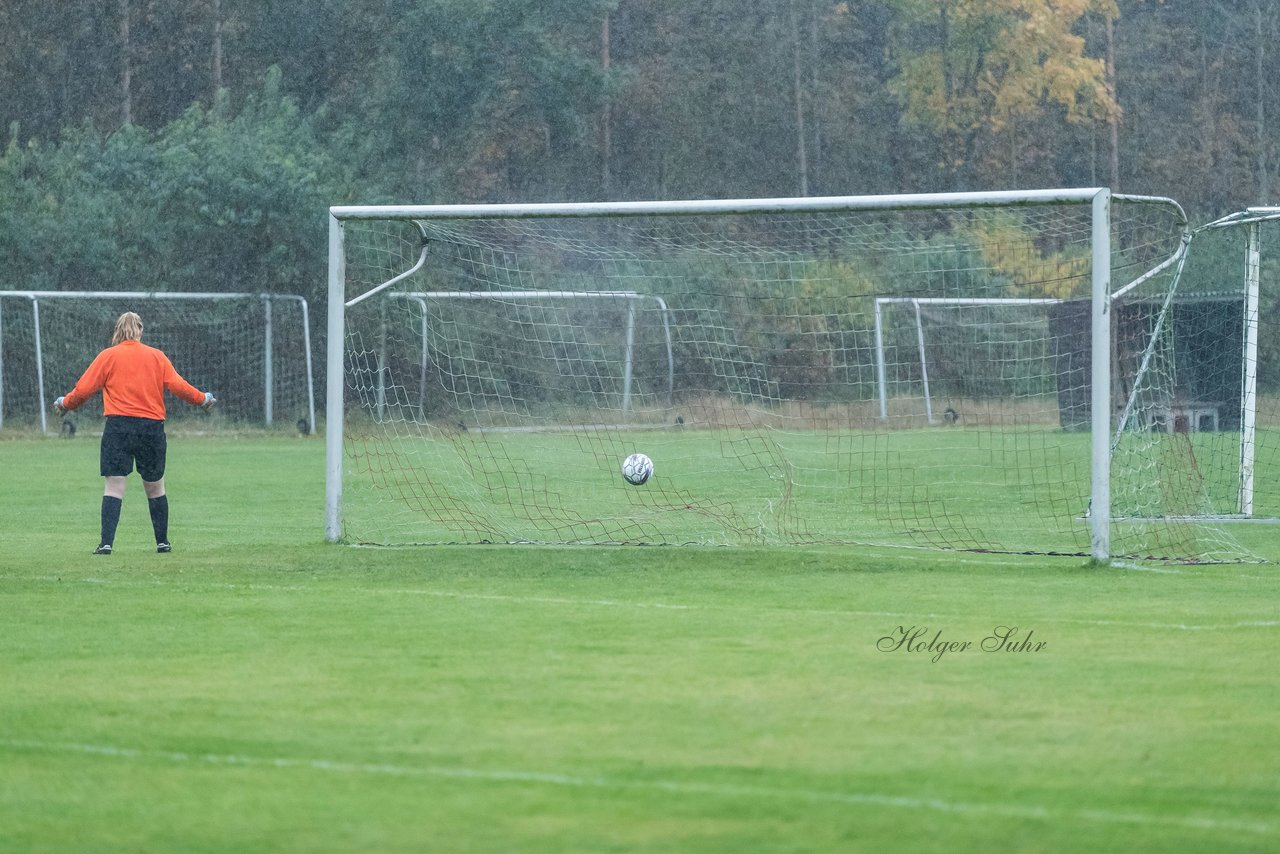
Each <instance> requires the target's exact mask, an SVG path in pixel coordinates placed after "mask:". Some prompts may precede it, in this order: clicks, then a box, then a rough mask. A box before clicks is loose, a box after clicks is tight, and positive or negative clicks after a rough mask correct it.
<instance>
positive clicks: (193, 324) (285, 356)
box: [0, 291, 315, 433]
mask: <svg viewBox="0 0 1280 854" xmlns="http://www.w3.org/2000/svg"><path fill="white" fill-rule="evenodd" d="M126 311H134V312H137V313H138V314H139V315H140V316H141V317H142V322H143V326H144V332H143V338H142V340H143V341H144V343H147V344H150V345H152V346H154V347H158V348H160V349H161V350H163V351H164V352H165V354H166V355H168V356H169V359H170V361H172V362H173V364H174V367H175V368H176V369H177V370H178V373H180V374H181V375H182V376H183V377H184V378H186V379H187V380H188V381H189V382H190V383H192V384H193V385H195V386H196V387H197V388H200V389H202V390H207V391H212V392H213V393H214V394H215V395H216V396H217V398H218V406H217V407H216V408H215V409H214V410H213V413H212V414H211V415H208V416H206V415H204V413H199V415H198V416H197V415H196V413H197V412H198V410H195V409H194V408H193V407H190V406H188V405H186V404H184V403H181V402H179V401H177V400H176V399H170V400H168V401H166V404H167V405H166V409H167V412H166V418H167V420H168V421H169V422H171V423H177V424H179V425H181V424H182V423H183V422H184V421H186V420H188V419H196V418H198V421H192V423H198V424H199V425H200V428H201V429H235V430H239V429H246V428H252V429H264V428H272V429H278V430H281V431H286V430H287V431H301V432H304V433H311V432H314V430H315V387H314V382H313V372H312V360H311V338H310V330H309V329H308V324H309V319H308V309H307V304H306V301H305V300H303V299H302V298H301V297H297V296H288V295H279V294H274V295H267V294H236V293H230V294H200V293H150V292H146V293H144V292H137V293H121V292H101V291H81V292H70V291H0V427H3V428H4V429H6V430H15V429H39V430H42V431H44V432H57V431H62V432H64V433H74V432H75V431H77V430H88V431H90V432H95V431H98V430H100V429H101V426H102V396H101V395H95V396H94V398H93V399H91V400H90V401H89V402H88V403H86V404H85V405H84V406H82V407H81V408H80V409H78V410H76V411H75V412H74V413H69V414H68V415H66V416H65V417H62V418H60V417H58V416H56V415H54V414H53V413H52V411H51V407H52V405H53V401H54V400H55V399H56V398H57V397H58V396H59V395H62V394H66V393H67V392H68V391H70V390H71V388H72V387H73V386H74V384H75V382H76V380H78V379H79V378H80V376H81V374H83V373H84V371H85V369H86V368H88V366H89V363H90V362H92V361H93V359H94V357H95V356H96V355H97V354H98V353H99V352H100V351H101V350H102V349H104V348H105V347H108V346H110V344H111V334H112V330H113V329H114V327H115V321H116V319H117V318H118V317H119V316H120V315H121V314H123V313H124V312H126Z"/></svg>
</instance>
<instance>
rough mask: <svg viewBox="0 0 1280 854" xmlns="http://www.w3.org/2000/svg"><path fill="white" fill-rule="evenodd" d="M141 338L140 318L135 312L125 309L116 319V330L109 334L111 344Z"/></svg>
mask: <svg viewBox="0 0 1280 854" xmlns="http://www.w3.org/2000/svg"><path fill="white" fill-rule="evenodd" d="M141 340H142V318H141V317H138V315H137V313H135V312H132V311H126V312H125V313H124V314H122V315H120V317H119V318H117V319H116V331H115V332H113V333H112V334H111V343H112V345H113V346H114V345H116V344H119V343H120V342H121V341H141Z"/></svg>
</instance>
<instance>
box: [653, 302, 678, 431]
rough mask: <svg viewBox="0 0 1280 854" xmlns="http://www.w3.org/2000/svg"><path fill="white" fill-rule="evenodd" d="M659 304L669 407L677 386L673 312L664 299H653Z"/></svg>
mask: <svg viewBox="0 0 1280 854" xmlns="http://www.w3.org/2000/svg"><path fill="white" fill-rule="evenodd" d="M651 299H653V300H654V301H655V302H656V303H657V304H658V310H659V311H661V312H662V335H663V337H664V338H665V339H666V342H667V406H668V407H670V406H671V396H672V392H673V391H674V389H675V386H676V357H675V350H674V348H673V347H672V346H671V312H670V311H669V310H668V309H667V302H666V300H664V299H663V298H662V297H651Z"/></svg>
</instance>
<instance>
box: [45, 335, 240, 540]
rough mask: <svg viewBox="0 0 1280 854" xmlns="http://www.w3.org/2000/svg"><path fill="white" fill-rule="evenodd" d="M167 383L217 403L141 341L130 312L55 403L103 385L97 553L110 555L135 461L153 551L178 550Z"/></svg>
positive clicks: (73, 405) (61, 405) (80, 398)
mask: <svg viewBox="0 0 1280 854" xmlns="http://www.w3.org/2000/svg"><path fill="white" fill-rule="evenodd" d="M166 389H168V390H169V391H170V392H172V393H173V394H175V395H177V396H178V397H179V398H181V399H182V400H185V401H186V402H188V403H190V404H193V405H195V406H200V407H203V408H204V409H206V410H207V409H209V408H210V407H212V406H213V405H214V403H216V402H217V401H216V400H215V399H214V396H213V395H212V394H209V393H208V392H203V391H200V390H198V389H197V388H196V387H195V386H193V385H191V383H189V382H187V381H186V380H184V379H183V378H182V377H181V376H179V375H178V372H177V371H175V370H174V369H173V364H172V363H171V362H170V361H169V357H168V356H166V355H165V354H164V353H162V352H161V351H159V350H157V349H156V348H154V347H148V346H147V345H146V344H143V343H142V318H141V317H139V316H138V315H137V314H135V313H133V312H132V311H126V312H125V313H124V314H122V315H120V317H119V319H118V320H116V328H115V332H114V334H112V336H111V346H110V347H108V348H107V349H105V350H103V351H102V352H101V353H99V354H98V356H97V358H95V359H94V360H93V363H92V364H90V365H89V368H88V370H86V371H85V372H84V376H82V377H81V378H80V381H79V382H77V383H76V387H75V388H73V389H72V390H71V392H70V393H69V394H67V395H66V396H65V397H60V398H58V399H57V400H55V401H54V402H53V408H54V409H55V410H57V412H58V414H59V415H61V414H62V413H64V412H68V411H70V410H73V409H78V408H79V407H80V406H82V405H83V404H84V403H85V401H87V400H88V399H89V398H91V397H93V396H94V395H95V394H97V393H98V391H99V390H101V391H102V411H103V413H104V414H105V415H106V416H107V419H106V426H105V427H104V428H103V429H102V448H101V451H100V452H99V459H100V465H101V469H102V476H103V477H104V478H106V487H105V489H104V490H103V493H102V537H101V539H100V540H99V542H98V548H97V549H96V550H95V551H94V554H99V555H109V554H111V546H112V544H113V543H114V542H115V538H116V525H117V524H118V523H119V522H120V505H121V502H122V501H123V500H124V487H125V478H127V477H128V476H129V473H130V472H132V471H133V467H134V463H135V462H136V463H137V466H138V474H139V475H141V477H142V488H143V489H144V490H145V491H146V494H147V506H148V509H149V510H150V511H151V527H152V528H153V529H154V530H155V535H156V551H157V552H161V553H165V552H169V551H172V550H173V547H172V546H171V545H170V544H169V499H168V497H167V496H166V495H165V491H164V461H165V444H166V443H165V435H164V415H165V412H164V392H165V390H166Z"/></svg>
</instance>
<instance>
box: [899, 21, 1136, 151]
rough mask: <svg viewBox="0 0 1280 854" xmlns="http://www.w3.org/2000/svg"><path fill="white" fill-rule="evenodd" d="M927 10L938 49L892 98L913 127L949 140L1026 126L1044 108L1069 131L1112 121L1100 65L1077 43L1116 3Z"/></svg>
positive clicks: (907, 64)
mask: <svg viewBox="0 0 1280 854" xmlns="http://www.w3.org/2000/svg"><path fill="white" fill-rule="evenodd" d="M904 4H905V5H907V6H910V8H911V9H916V10H917V11H919V12H923V11H924V8H928V9H930V11H929V13H928V14H930V15H932V16H933V29H934V30H935V32H936V36H937V39H936V46H932V47H929V48H926V49H924V50H922V51H920V52H918V53H916V54H915V55H913V56H910V57H908V58H907V59H905V60H904V61H903V63H902V73H901V74H900V76H899V78H898V80H897V81H896V83H895V85H894V88H895V91H897V92H898V93H899V95H901V96H902V97H903V98H904V99H905V101H906V106H907V109H906V117H907V120H908V121H910V122H913V123H916V124H919V125H921V126H925V127H930V128H933V129H936V130H940V131H943V132H961V133H964V132H968V131H972V130H977V129H989V130H992V131H995V132H999V131H1001V130H1003V129H1004V128H1005V127H1007V126H1008V125H1009V124H1010V123H1011V122H1013V121H1015V120H1018V119H1022V118H1030V117H1033V116H1035V115H1036V114H1038V113H1039V111H1040V110H1041V109H1042V108H1043V107H1044V106H1046V105H1048V104H1056V105H1059V106H1061V107H1063V108H1064V109H1065V110H1066V113H1067V117H1068V119H1069V120H1070V121H1073V122H1079V121H1085V120H1088V119H1102V118H1108V117H1111V116H1114V115H1115V113H1116V111H1117V110H1118V107H1117V105H1116V103H1115V100H1114V98H1113V97H1112V96H1111V94H1110V92H1109V91H1108V88H1107V86H1106V68H1105V65H1104V63H1103V62H1102V60H1100V59H1095V58H1091V57H1087V56H1085V55H1084V49H1085V43H1084V39H1083V38H1082V37H1080V36H1078V35H1076V34H1075V32H1074V29H1075V28H1076V26H1077V25H1078V24H1079V22H1080V20H1081V19H1082V18H1083V17H1084V16H1085V15H1086V14H1090V13H1098V14H1102V15H1114V14H1116V11H1117V10H1116V7H1115V3H1114V0H955V2H933V3H929V4H925V6H924V7H923V8H921V7H917V6H913V5H911V0H904Z"/></svg>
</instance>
